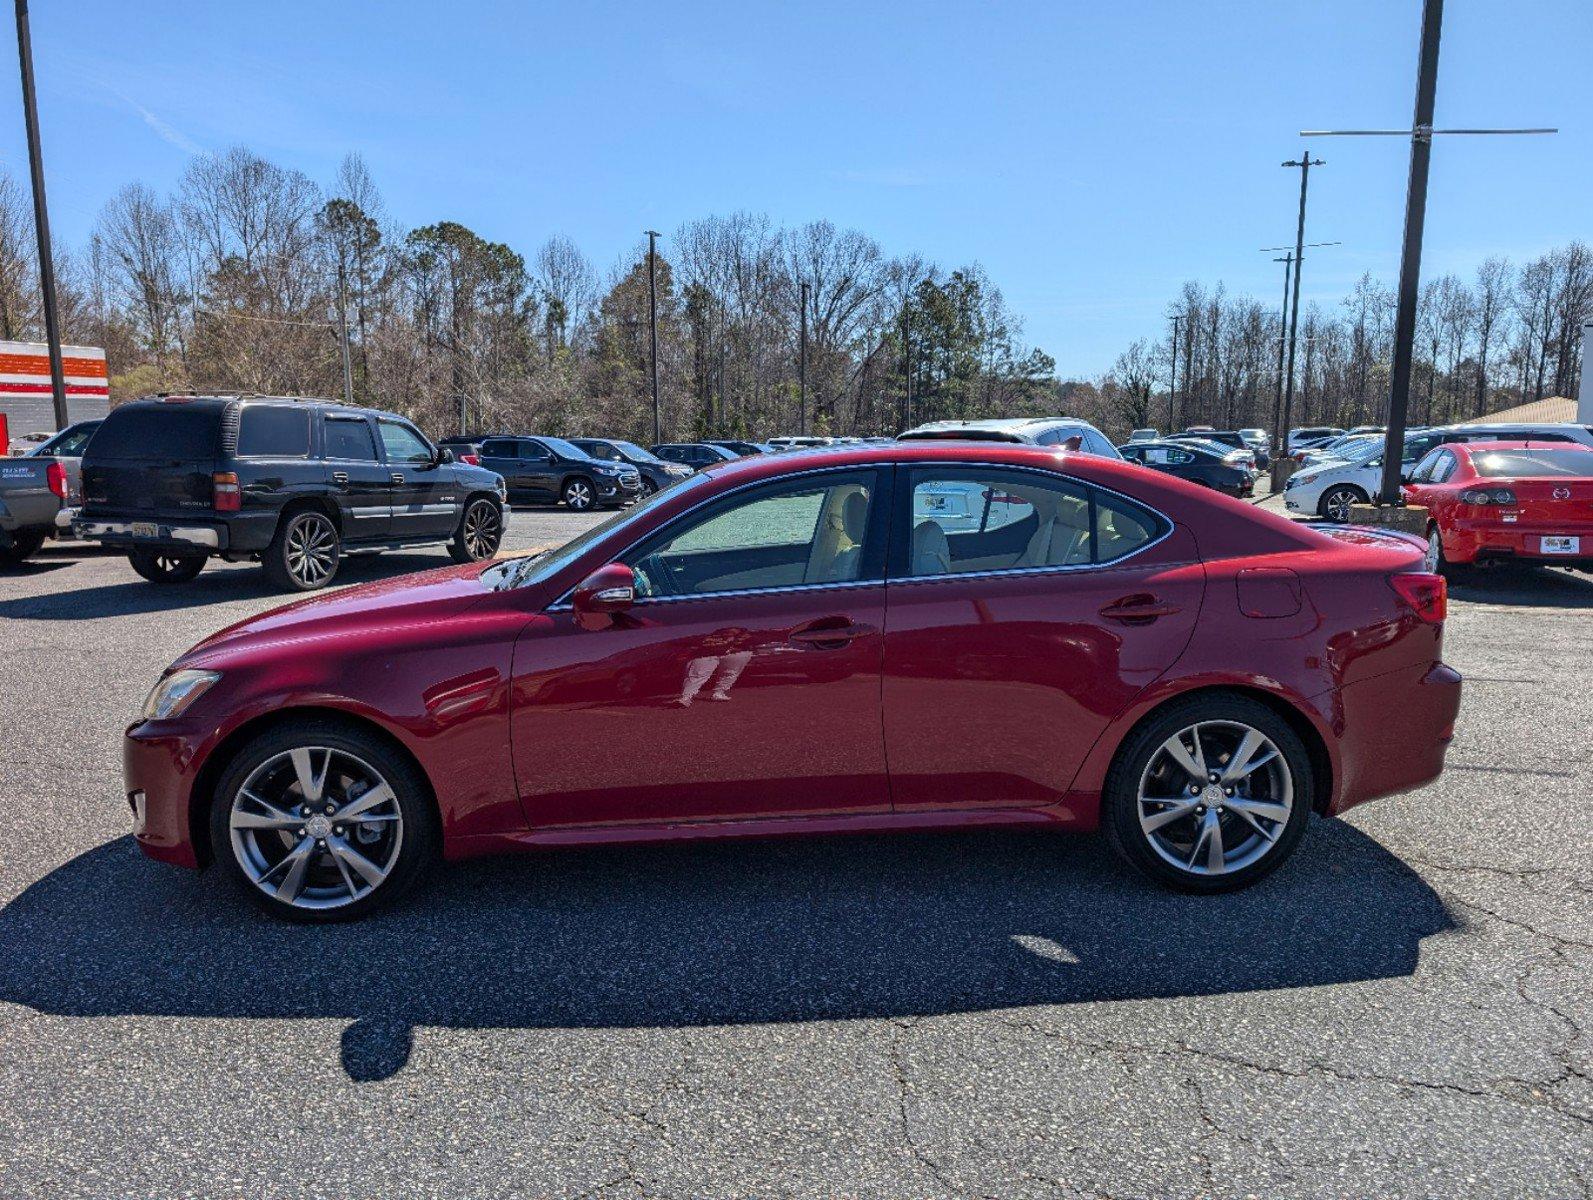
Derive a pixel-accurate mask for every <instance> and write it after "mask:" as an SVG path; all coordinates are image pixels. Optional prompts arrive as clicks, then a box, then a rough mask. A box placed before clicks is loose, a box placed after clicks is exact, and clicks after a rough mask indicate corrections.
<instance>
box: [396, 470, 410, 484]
mask: <svg viewBox="0 0 1593 1200" xmlns="http://www.w3.org/2000/svg"><path fill="white" fill-rule="evenodd" d="M392 480H393V482H394V483H405V482H407V481H406V480H405V478H404V473H403V472H402V471H394V472H393V474H392Z"/></svg>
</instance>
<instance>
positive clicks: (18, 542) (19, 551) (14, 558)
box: [0, 530, 44, 567]
mask: <svg viewBox="0 0 1593 1200" xmlns="http://www.w3.org/2000/svg"><path fill="white" fill-rule="evenodd" d="M0 536H3V535H0ZM42 545H44V531H43V530H35V531H29V532H27V533H13V534H11V535H10V537H9V538H8V539H7V540H6V544H5V546H4V547H3V548H0V566H7V567H8V566H11V565H12V564H13V563H19V562H21V561H22V560H23V559H24V558H27V557H28V556H29V555H30V554H34V553H36V552H37V551H38V549H39V547H40V546H42Z"/></svg>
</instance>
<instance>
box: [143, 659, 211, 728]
mask: <svg viewBox="0 0 1593 1200" xmlns="http://www.w3.org/2000/svg"><path fill="white" fill-rule="evenodd" d="M220 678H221V673H220V672H219V671H173V672H172V673H171V674H170V675H163V676H161V680H160V682H159V683H157V684H156V685H155V686H154V688H153V689H152V690H151V691H150V693H149V696H148V697H147V698H146V699H145V701H144V711H143V713H142V716H143V718H144V720H146V721H164V720H166V719H167V718H168V717H175V716H178V715H179V714H180V713H181V712H182V711H183V710H184V709H185V708H187V707H188V706H189V705H190V704H192V703H193V702H194V701H195V700H197V699H199V697H200V696H203V695H204V694H205V692H206V691H208V690H209V688H210V685H211V684H213V683H215V682H216V680H218V679H220Z"/></svg>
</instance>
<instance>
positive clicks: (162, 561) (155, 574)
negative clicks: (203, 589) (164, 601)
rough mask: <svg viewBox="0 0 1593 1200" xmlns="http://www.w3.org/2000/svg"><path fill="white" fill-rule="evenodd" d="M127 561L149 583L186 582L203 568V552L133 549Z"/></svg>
mask: <svg viewBox="0 0 1593 1200" xmlns="http://www.w3.org/2000/svg"><path fill="white" fill-rule="evenodd" d="M127 561H128V562H129V563H131V564H132V565H133V570H135V571H137V572H138V573H139V574H140V575H142V576H143V577H144V578H145V579H147V580H149V581H150V582H151V583H187V582H188V581H189V580H190V579H192V578H194V577H195V576H196V575H198V574H199V572H201V571H203V570H204V569H205V556H204V555H203V554H170V553H168V552H167V551H164V550H133V551H130V552H129V553H128V555H127Z"/></svg>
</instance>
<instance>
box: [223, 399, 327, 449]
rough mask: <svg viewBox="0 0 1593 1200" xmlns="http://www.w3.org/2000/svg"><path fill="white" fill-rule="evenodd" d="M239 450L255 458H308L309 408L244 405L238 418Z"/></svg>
mask: <svg viewBox="0 0 1593 1200" xmlns="http://www.w3.org/2000/svg"><path fill="white" fill-rule="evenodd" d="M238 453H239V454H240V455H242V456H244V457H257V458H308V457H309V454H310V411H309V409H306V408H288V407H286V406H285V405H277V404H250V405H246V406H245V407H244V410H243V413H242V415H241V416H240V418H239V421H238Z"/></svg>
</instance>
